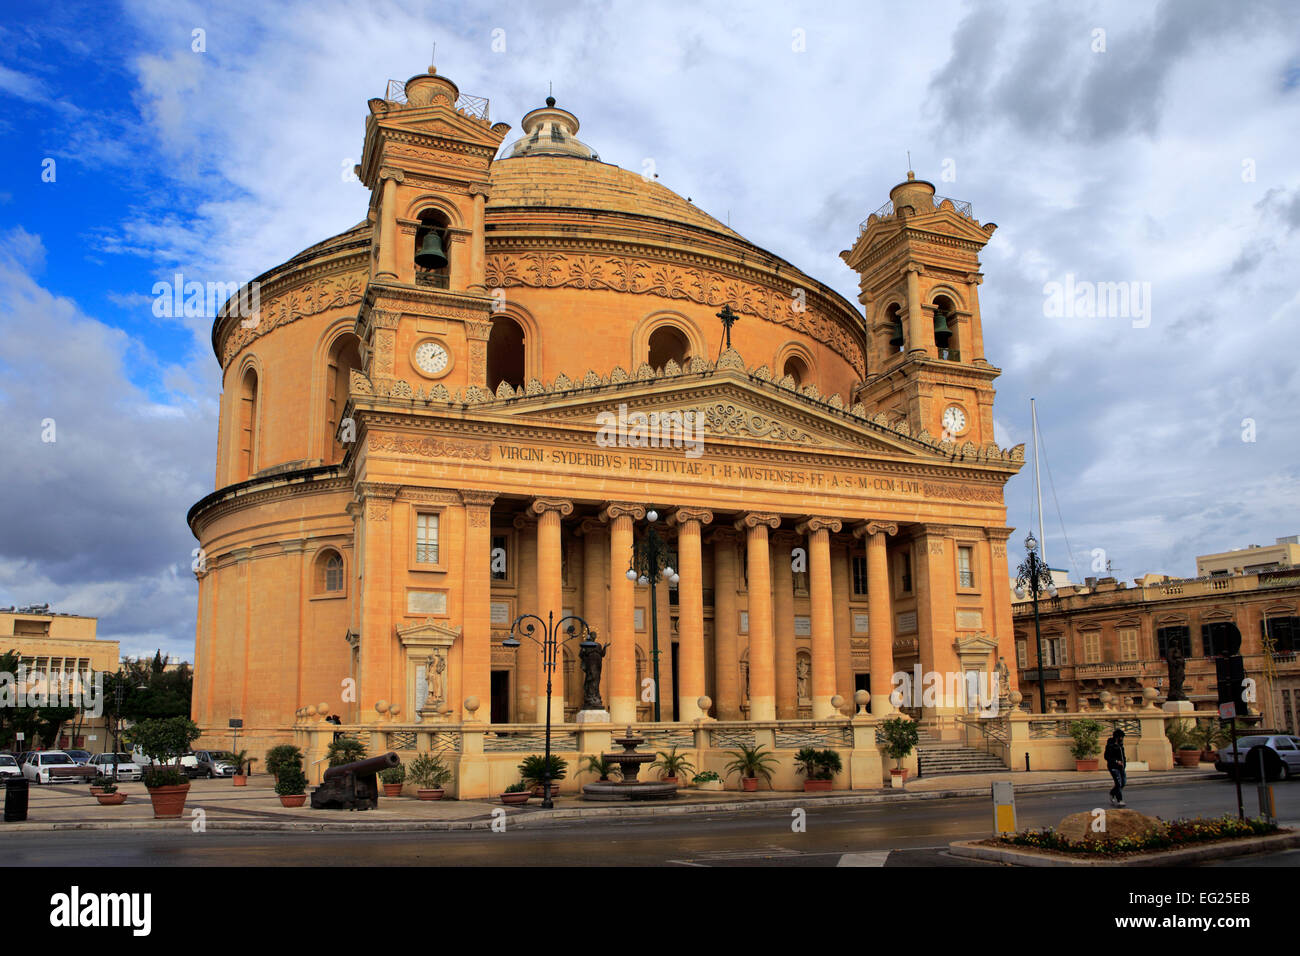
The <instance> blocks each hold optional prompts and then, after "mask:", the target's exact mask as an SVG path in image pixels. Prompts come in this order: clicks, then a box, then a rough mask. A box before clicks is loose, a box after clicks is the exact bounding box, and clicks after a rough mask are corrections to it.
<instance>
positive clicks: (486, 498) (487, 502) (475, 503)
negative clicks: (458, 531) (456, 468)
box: [460, 488, 500, 508]
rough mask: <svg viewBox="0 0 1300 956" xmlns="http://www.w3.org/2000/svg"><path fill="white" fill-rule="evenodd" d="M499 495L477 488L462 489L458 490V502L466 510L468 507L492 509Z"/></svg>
mask: <svg viewBox="0 0 1300 956" xmlns="http://www.w3.org/2000/svg"><path fill="white" fill-rule="evenodd" d="M498 494H500V493H499V492H496V491H484V490H482V489H479V488H462V489H460V500H461V503H462V504H464V505H465V506H466V507H467V508H469V507H480V508H483V507H487V508H490V507H492V505H493V503H494V502H495V501H496V500H497V496H498Z"/></svg>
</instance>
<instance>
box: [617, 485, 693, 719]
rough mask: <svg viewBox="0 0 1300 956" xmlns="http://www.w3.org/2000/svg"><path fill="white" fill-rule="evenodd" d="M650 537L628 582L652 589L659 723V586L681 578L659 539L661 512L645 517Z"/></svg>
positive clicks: (636, 549) (635, 550) (636, 548)
mask: <svg viewBox="0 0 1300 956" xmlns="http://www.w3.org/2000/svg"><path fill="white" fill-rule="evenodd" d="M645 517H646V521H647V522H648V524H647V526H646V533H645V535H644V536H643V537H642V538H641V540H640V541H639V542H637V543H636V544H634V545H633V546H632V562H631V567H629V568H628V569H627V579H628V580H629V581H632V582H635V583H636V584H640V585H642V586H643V587H644V586H645V585H646V584H649V585H650V660H651V662H652V665H653V667H654V690H655V700H654V704H655V723H659V719H660V707H659V602H658V592H657V591H656V590H655V584H656V582H657V581H658V580H659V576H660V575H663V577H664V579H665V580H667V581H668V583H669V584H674V585H675V584H676V583H677V582H678V581H680V580H681V576H680V575H679V574H678V573H677V572H676V571H674V570H673V569H672V567H671V566H670V565H669V564H668V542H667V541H665V540H664V539H663V538H661V537H660V536H659V531H658V529H657V528H656V522H658V520H659V512H657V511H655V510H654V509H653V508H650V509H648V510H647V511H646V513H645Z"/></svg>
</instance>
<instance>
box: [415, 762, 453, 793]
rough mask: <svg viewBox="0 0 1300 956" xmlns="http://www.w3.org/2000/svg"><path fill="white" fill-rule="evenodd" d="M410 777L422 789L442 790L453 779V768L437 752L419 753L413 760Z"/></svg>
mask: <svg viewBox="0 0 1300 956" xmlns="http://www.w3.org/2000/svg"><path fill="white" fill-rule="evenodd" d="M410 777H411V780H412V781H414V783H415V785H416V786H417V787H419V788H420V789H421V790H441V789H442V788H443V787H445V786H446V785H447V781H449V780H450V779H451V770H450V769H449V768H448V767H447V765H446V764H444V763H443V762H442V758H441V757H439V756H438V755H437V754H417V755H416V757H415V759H414V760H412V761H411V767H410Z"/></svg>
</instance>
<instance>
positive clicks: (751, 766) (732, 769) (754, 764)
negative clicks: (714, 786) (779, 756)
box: [723, 744, 776, 793]
mask: <svg viewBox="0 0 1300 956" xmlns="http://www.w3.org/2000/svg"><path fill="white" fill-rule="evenodd" d="M728 756H730V757H731V760H730V761H728V763H727V766H726V767H724V768H723V769H724V770H725V771H726V773H727V776H731V775H732V774H733V773H734V774H736V775H737V776H739V777H740V788H741V789H742V790H744V791H746V792H748V793H753V792H754V791H755V790H757V789H758V778H759V777H762V778H763V779H764V780H766V781H767V785H768V787H769V788H770V787H771V786H772V771H773V769H775V765H776V755H775V754H773V753H771V752H770V751H764V750H763V745H762V744H755V745H754V746H753V747H747V746H745V745H744V744H741V745H740V749H739V750H733V751H731V752H730V753H729V754H728Z"/></svg>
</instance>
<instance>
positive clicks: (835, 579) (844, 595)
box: [831, 542, 857, 714]
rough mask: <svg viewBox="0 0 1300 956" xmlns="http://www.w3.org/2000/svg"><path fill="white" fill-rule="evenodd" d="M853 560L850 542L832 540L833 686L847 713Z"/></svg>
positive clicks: (851, 683)
mask: <svg viewBox="0 0 1300 956" xmlns="http://www.w3.org/2000/svg"><path fill="white" fill-rule="evenodd" d="M852 563H853V547H852V545H848V544H844V543H842V542H832V543H831V593H832V594H833V595H835V596H836V597H838V598H839V600H837V601H835V602H834V608H835V687H836V692H837V693H839V694H840V696H842V697H843V698H844V699H845V701H847V704H846V710H847V711H848V713H850V714H852V713H854V712H855V711H856V710H857V708H856V707H855V706H854V705H853V690H854V687H855V686H856V684H855V682H854V680H853V612H852V611H851V610H850V609H849V598H850V596H851V595H852V593H853V578H852V574H851V573H850V572H851V565H852Z"/></svg>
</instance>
